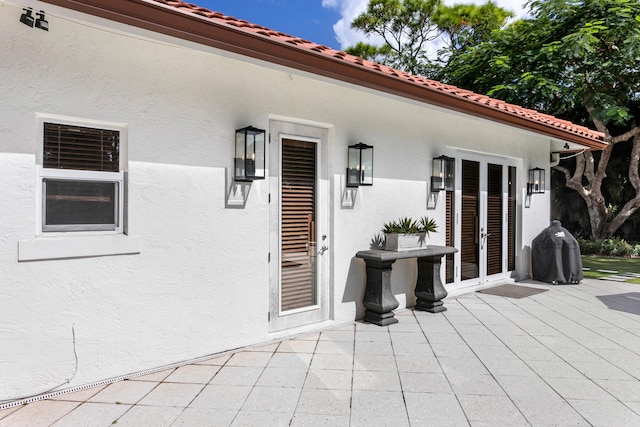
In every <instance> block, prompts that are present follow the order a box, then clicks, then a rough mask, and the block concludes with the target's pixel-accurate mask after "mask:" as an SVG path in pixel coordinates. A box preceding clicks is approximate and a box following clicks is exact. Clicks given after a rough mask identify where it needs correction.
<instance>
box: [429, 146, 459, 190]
mask: <svg viewBox="0 0 640 427" xmlns="http://www.w3.org/2000/svg"><path fill="white" fill-rule="evenodd" d="M455 171H456V159H454V158H453V157H447V156H445V155H442V156H440V157H434V158H433V164H432V168H431V191H432V192H435V191H442V190H444V191H453V190H455V183H456V182H455Z"/></svg>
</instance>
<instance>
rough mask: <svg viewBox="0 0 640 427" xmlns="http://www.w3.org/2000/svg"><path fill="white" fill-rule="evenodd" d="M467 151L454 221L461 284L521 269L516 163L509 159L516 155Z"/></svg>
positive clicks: (495, 277)
mask: <svg viewBox="0 0 640 427" xmlns="http://www.w3.org/2000/svg"><path fill="white" fill-rule="evenodd" d="M464 157H465V158H463V159H461V160H460V163H459V166H460V168H459V170H460V171H461V172H460V180H459V181H458V182H459V188H460V193H459V194H460V196H459V199H457V200H459V202H457V203H459V208H458V209H455V207H454V208H451V210H455V212H458V215H459V217H460V222H459V223H458V222H457V221H456V222H454V224H455V225H457V227H454V234H455V235H456V238H455V243H456V246H457V247H458V248H459V255H456V257H455V258H454V260H455V264H456V265H459V266H460V267H459V268H460V273H459V276H458V275H457V273H456V274H454V277H459V279H458V280H457V283H458V284H459V285H460V287H465V286H472V285H477V284H481V283H484V282H488V281H492V280H498V279H501V278H504V277H507V275H508V273H509V271H512V270H514V269H515V250H516V242H517V236H516V232H517V228H516V226H515V221H516V208H517V205H516V196H517V194H516V188H517V187H516V182H515V180H516V167H515V166H511V165H509V163H515V161H514V160H510V159H504V160H502V159H498V160H497V161H495V162H493V161H488V160H487V159H486V158H483V157H482V156H477V155H471V154H468V155H465V156H464ZM452 222H453V221H452ZM456 230H458V231H456ZM458 262H459V264H458ZM447 274H448V276H449V275H450V274H451V273H449V272H447Z"/></svg>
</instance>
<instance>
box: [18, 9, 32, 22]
mask: <svg viewBox="0 0 640 427" xmlns="http://www.w3.org/2000/svg"><path fill="white" fill-rule="evenodd" d="M22 10H23V11H24V12H23V13H22V15H21V16H20V22H22V23H23V24H24V25H26V26H27V27H33V24H34V19H33V15H32V13H33V9H31V8H26V7H25V8H24V9H22Z"/></svg>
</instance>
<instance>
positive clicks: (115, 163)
mask: <svg viewBox="0 0 640 427" xmlns="http://www.w3.org/2000/svg"><path fill="white" fill-rule="evenodd" d="M119 152H120V132H118V131H116V130H105V129H95V128H88V127H81V126H72V125H66V124H58V123H45V124H44V153H43V165H42V166H43V167H45V168H55V169H76V170H91V171H102V172H118V171H119V169H120V155H119V154H120V153H119Z"/></svg>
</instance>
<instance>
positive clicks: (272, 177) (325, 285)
mask: <svg viewBox="0 0 640 427" xmlns="http://www.w3.org/2000/svg"><path fill="white" fill-rule="evenodd" d="M283 139H290V140H297V141H305V142H312V143H315V144H317V145H316V206H315V214H316V250H317V251H318V254H317V258H316V259H317V270H316V272H317V275H316V292H317V294H316V295H317V300H316V302H317V303H316V304H315V305H313V306H309V307H303V308H298V309H293V310H289V311H282V310H281V298H280V285H281V260H282V255H281V231H282V230H281V212H282V197H281V183H282V181H281V177H282V140H283ZM328 142H329V130H328V129H327V128H323V127H317V126H313V125H308V124H300V123H295V122H288V121H281V120H275V119H272V120H270V121H269V332H276V331H281V330H284V329H291V328H295V327H299V326H303V325H306V324H309V323H316V322H322V321H324V320H327V319H328V318H329V301H330V298H329V293H330V288H329V271H330V261H331V257H330V251H329V250H327V251H323V253H322V254H321V253H320V249H321V248H322V247H323V246H325V247H327V248H330V247H331V245H330V240H331V239H330V235H329V231H330V229H329V224H330V221H329V216H330V209H329V202H330V197H329V196H330V193H329V179H328V176H329V170H328V158H329V156H328V145H329V144H328Z"/></svg>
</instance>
